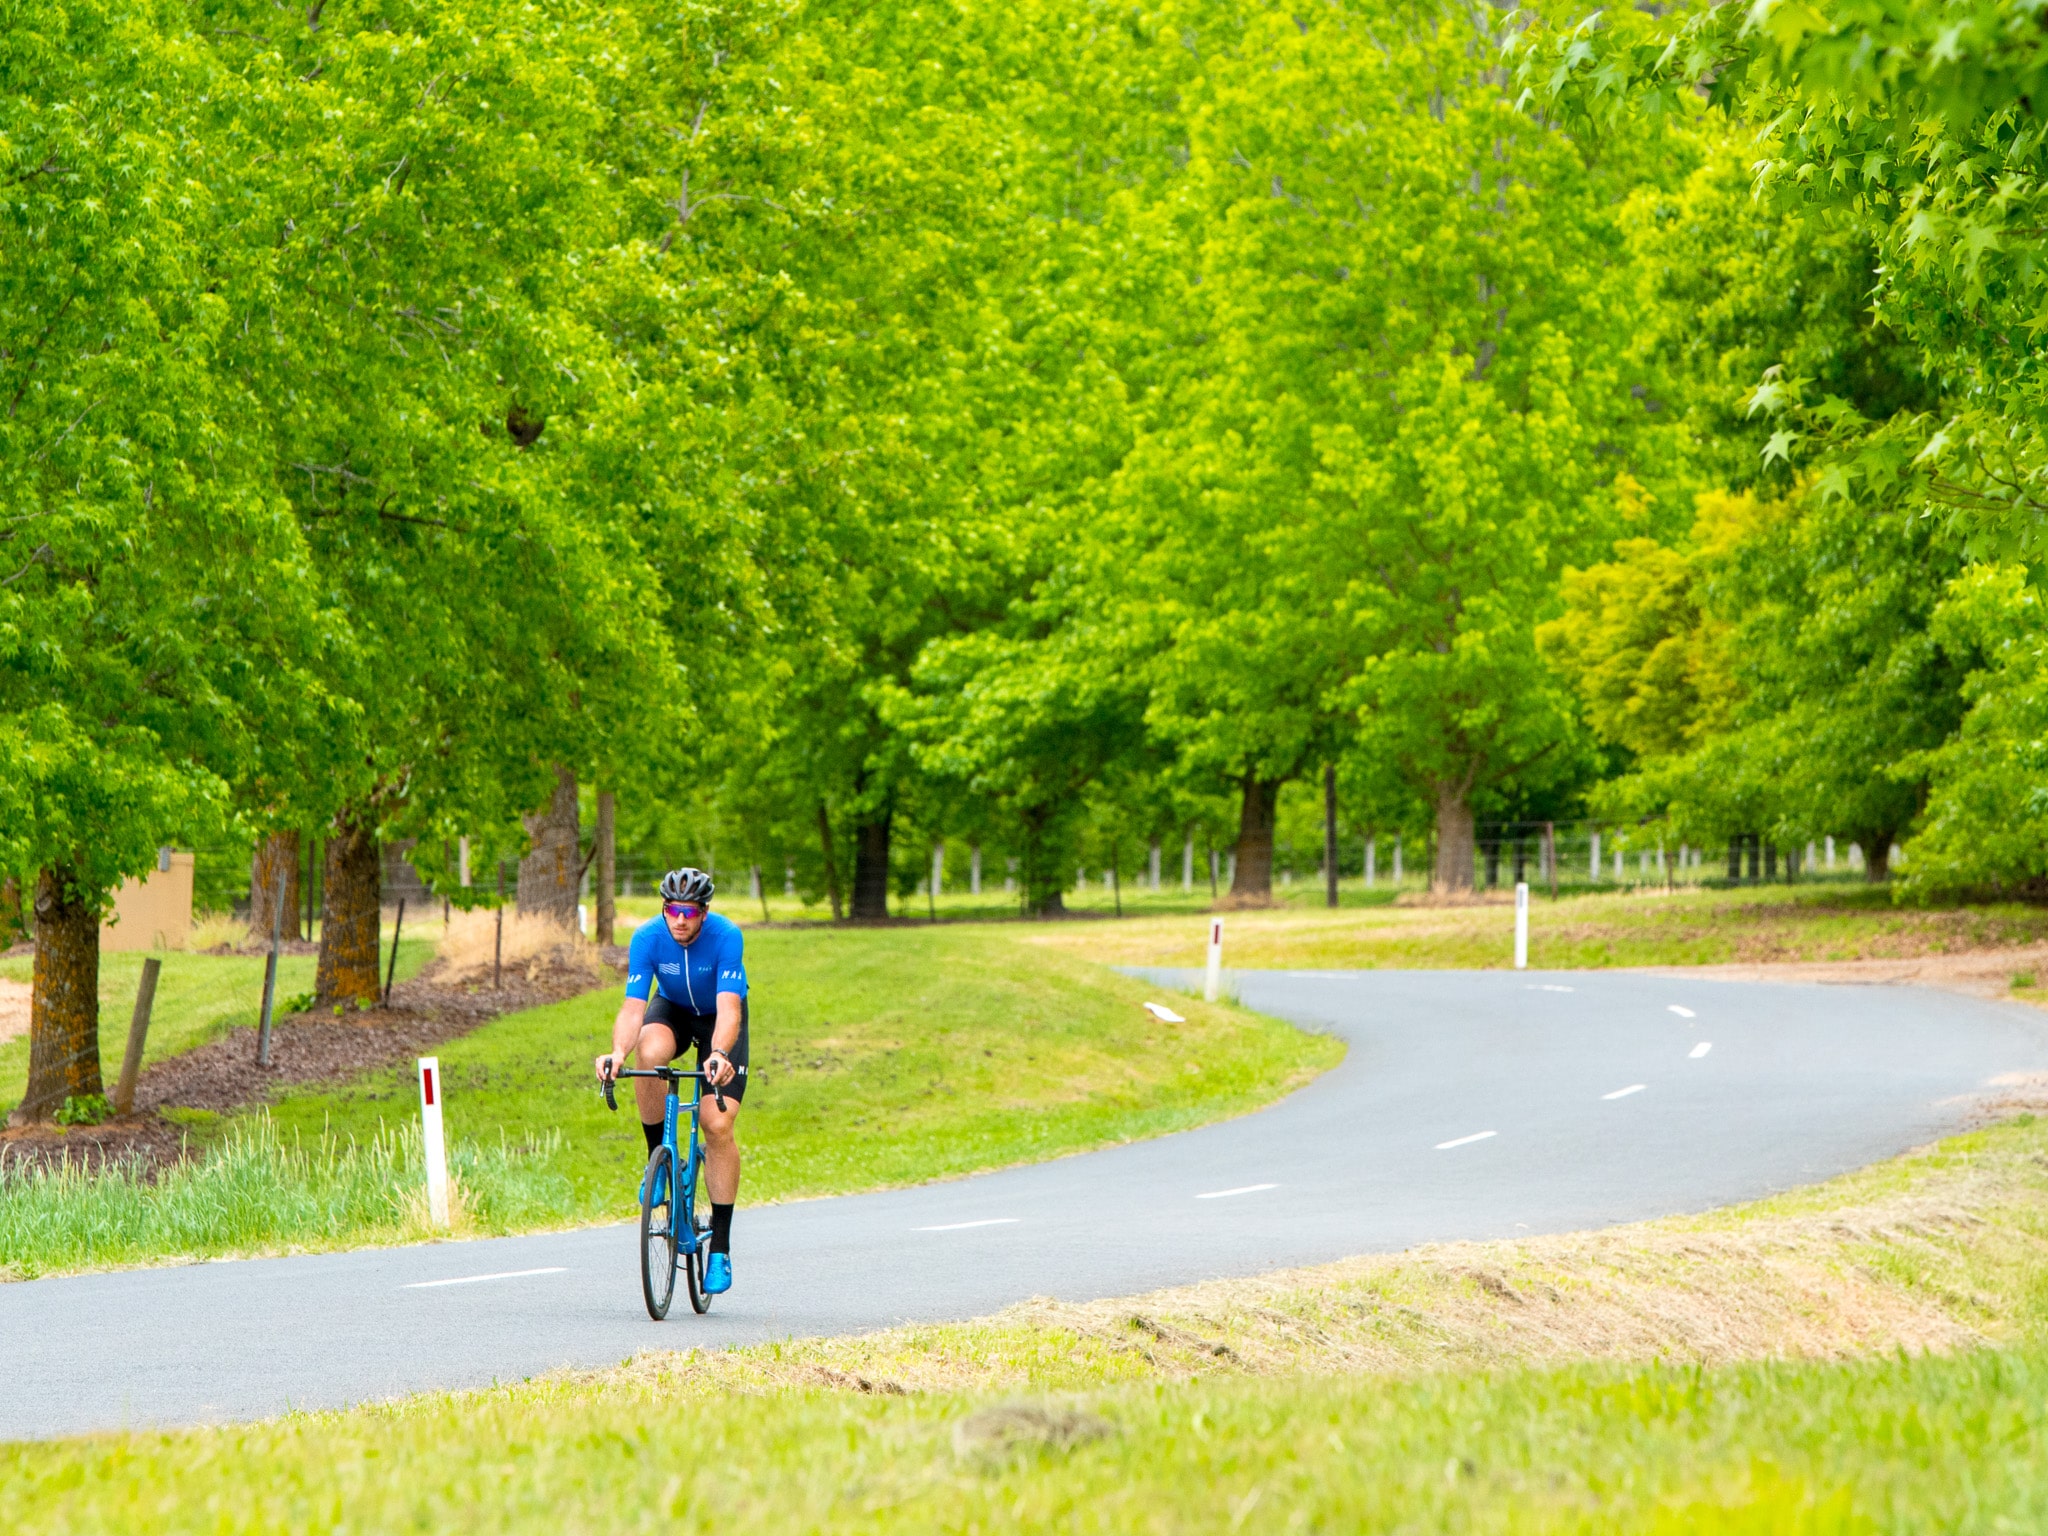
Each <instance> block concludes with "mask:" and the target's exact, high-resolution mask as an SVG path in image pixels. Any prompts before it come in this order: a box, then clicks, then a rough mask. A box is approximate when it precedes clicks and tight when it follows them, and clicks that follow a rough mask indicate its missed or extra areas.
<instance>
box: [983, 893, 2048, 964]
mask: <svg viewBox="0 0 2048 1536" xmlns="http://www.w3.org/2000/svg"><path fill="white" fill-rule="evenodd" d="M1514 925H1515V918H1514V908H1513V905H1512V903H1511V902H1510V901H1509V900H1508V899H1507V898H1505V897H1502V898H1500V899H1498V900H1489V901H1482V902H1477V903H1473V904H1468V905H1463V906H1393V905H1385V906H1377V907H1362V908H1349V907H1346V908H1339V909H1337V910H1335V911H1330V910H1326V909H1320V908H1304V907H1298V906H1290V907H1282V908H1277V909H1273V910H1267V911H1243V912H1231V913H1228V914H1226V915H1225V917H1224V944H1223V957H1224V964H1225V965H1226V966H1228V967H1231V968H1242V969H1261V968H1283V969H1284V968H1296V969H1344V970H1354V969H1355V970H1372V969H1377V968H1380V967H1396V968H1399V967H1411V968H1441V969H1457V970H1471V969H1478V970H1485V969H1496V968H1504V967H1507V966H1511V965H1512V964H1513V963H1514ZM1019 933H1020V935H1021V936H1022V937H1023V938H1024V939H1025V941H1026V942H1029V943H1033V944H1037V945H1040V946H1042V947H1045V948H1049V949H1057V950H1061V951H1064V952H1066V953H1069V954H1076V955H1081V956H1085V957H1086V958H1088V959H1091V960H1097V961H1100V962H1102V963H1104V964H1107V965H1162V966H1199V965H1201V964H1203V963H1204V958H1205V946H1206V945H1207V942H1208V926H1207V922H1206V920H1205V919H1204V918H1202V917H1199V916H1195V915H1192V914H1190V915H1187V916H1171V917H1162V916H1148V917H1132V918H1126V919H1125V920H1124V921H1122V922H1074V923H1057V924H1050V923H1049V924H1033V925H1028V926H1026V925H1020V927H1019ZM2043 940H2048V907H2040V906H2029V905H2024V904H2021V903H2017V902H2007V903H2000V904H1995V905H1986V906H1974V907H1951V908H1942V909H1934V910H1923V909H1921V908H1915V907H1896V906H1894V905H1893V904H1892V900H1891V894H1890V892H1889V891H1888V890H1886V889H1885V888H1883V887H1871V886H1863V885H1849V884H1839V883H1837V884H1812V885H1802V886H1774V887H1761V888H1750V889H1746V890H1737V889H1728V890H1685V889H1681V890H1678V891H1674V892H1665V891H1662V890H1658V889H1644V890H1641V891H1635V892H1628V893H1614V894H1607V895H1581V896H1567V897H1562V898H1560V899H1558V900H1557V901H1554V902H1553V901H1551V900H1549V899H1548V898H1547V897H1544V896H1542V895H1541V894H1540V893H1538V894H1535V895H1534V896H1533V897H1532V900H1531V903H1530V915H1529V964H1530V965H1531V966H1532V967H1534V968H1536V969H1538V970H1543V969H1558V970H1565V969H1579V968H1599V967H1604V966H1636V965H1722V964H1728V963H1731V962H1741V963H1758V962H1770V961H1842V960H1865V959H1895V958H1909V957H1918V956H1925V955H1941V954H1955V953H1961V952H1963V951H1967V950H1976V949H1987V948H2004V947H2011V946H2018V945H2024V944H2035V943H2039V942H2041V941H2043Z"/></svg>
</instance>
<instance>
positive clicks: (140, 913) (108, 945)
mask: <svg viewBox="0 0 2048 1536" xmlns="http://www.w3.org/2000/svg"><path fill="white" fill-rule="evenodd" d="M191 937H192V855H191V854H189V853H173V852H171V850H170V849H168V848H166V849H164V850H163V851H162V852H161V853H159V854H158V855H157V857H156V868H155V869H153V870H151V871H150V872H149V873H148V874H147V875H145V876H144V877H143V878H142V879H140V880H124V881H122V882H121V889H120V890H118V891H116V892H115V893H114V911H113V915H112V916H111V917H109V918H108V919H107V921H105V922H104V923H102V924H100V949H101V951H102V952H103V953H104V952H107V951H112V950H122V949H176V948H178V947H179V946H180V945H182V944H183V943H184V942H185V941H186V940H187V939H189V938H191Z"/></svg>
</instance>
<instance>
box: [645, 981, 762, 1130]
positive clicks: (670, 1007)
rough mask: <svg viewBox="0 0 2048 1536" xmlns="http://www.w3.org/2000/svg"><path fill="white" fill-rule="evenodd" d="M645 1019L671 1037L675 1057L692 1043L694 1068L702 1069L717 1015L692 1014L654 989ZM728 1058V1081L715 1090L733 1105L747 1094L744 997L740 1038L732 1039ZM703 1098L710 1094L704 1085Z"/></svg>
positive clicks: (745, 1006)
mask: <svg viewBox="0 0 2048 1536" xmlns="http://www.w3.org/2000/svg"><path fill="white" fill-rule="evenodd" d="M646 1022H647V1023H649V1024H659V1025H661V1026H662V1027H663V1028H665V1029H666V1030H667V1031H668V1032H669V1033H670V1034H671V1035H673V1036H675V1041H676V1054H677V1055H678V1056H680V1055H681V1054H682V1053H683V1049H684V1047H686V1046H691V1045H694V1046H696V1047H697V1070H698V1071H700V1072H701V1071H703V1070H704V1058H705V1057H706V1056H709V1055H710V1054H711V1031H712V1030H713V1028H715V1027H716V1026H717V1024H718V1015H717V1014H715V1013H692V1012H690V1011H689V1010H688V1009H687V1008H679V1007H677V1006H676V1005H675V1004H674V1003H672V1002H670V1001H669V1000H668V998H667V997H666V996H665V995H664V994H663V993H662V992H661V991H659V990H658V989H657V990H656V992H655V994H654V995H653V996H652V997H650V998H649V999H648V1000H647V1015H646ZM728 1059H729V1060H730V1061H731V1062H732V1072H733V1076H732V1081H731V1082H729V1083H727V1084H725V1086H723V1087H722V1088H720V1089H719V1090H718V1091H719V1092H720V1093H721V1094H723V1095H724V1096H725V1097H726V1098H728V1099H731V1100H732V1101H733V1102H734V1103H735V1104H737V1103H739V1102H740V1101H741V1100H743V1099H745V1098H746V1096H747V1000H746V999H745V998H744V997H743V998H741V999H740V1037H739V1039H737V1040H735V1041H734V1042H733V1047H732V1050H731V1052H730V1053H728ZM704 1097H705V1098H707V1099H708V1098H710V1097H711V1091H710V1089H709V1088H708V1087H707V1088H706V1089H705V1091H704Z"/></svg>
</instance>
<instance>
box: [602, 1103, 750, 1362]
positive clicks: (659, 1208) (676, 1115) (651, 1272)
mask: <svg viewBox="0 0 2048 1536" xmlns="http://www.w3.org/2000/svg"><path fill="white" fill-rule="evenodd" d="M622 1077H655V1078H659V1079H661V1081H663V1082H665V1083H667V1084H668V1108H667V1112H666V1113H665V1114H663V1116H662V1125H661V1145H660V1146H658V1147H656V1148H655V1149H654V1150H653V1151H652V1152H650V1153H648V1154H647V1172H646V1173H645V1174H643V1175H642V1176H641V1179H640V1291H641V1294H642V1295H644V1296H645V1297H646V1298H647V1315H648V1316H649V1317H651V1318H653V1319H654V1320H655V1321H656V1322H657V1323H658V1322H660V1321H661V1320H662V1319H663V1318H665V1317H667V1316H668V1304H669V1303H670V1302H671V1301H673V1300H674V1299H675V1294H676V1270H677V1269H678V1268H680V1269H681V1270H682V1272H683V1280H684V1283H685V1284H686V1285H687V1286H688V1288H689V1292H690V1309H691V1310H692V1311H693V1312H708V1311H710V1310H711V1294H710V1292H708V1291H706V1290H705V1289H704V1258H705V1255H706V1254H707V1253H708V1252H709V1251H710V1248H711V1223H710V1222H709V1221H708V1220H702V1219H700V1218H699V1217H698V1215H697V1213H698V1212H699V1211H700V1210H702V1211H706V1212H708V1211H709V1210H710V1208H711V1202H710V1201H709V1200H703V1201H701V1202H700V1200H699V1199H698V1186H699V1185H700V1184H701V1183H702V1182H703V1179H704V1149H703V1147H702V1145H701V1144H700V1143H699V1141H698V1139H697V1106H698V1105H699V1104H701V1103H703V1102H704V1090H705V1088H707V1087H709V1088H710V1089H711V1097H712V1098H714V1099H716V1100H717V1101H718V1107H719V1108H720V1109H724V1108H725V1095H724V1094H722V1093H720V1092H719V1091H718V1089H717V1087H716V1086H715V1085H712V1084H709V1083H706V1082H705V1080H704V1074H703V1073H702V1072H682V1071H678V1070H677V1069H676V1068H674V1067H633V1068H620V1069H617V1070H615V1071H614V1072H613V1073H612V1075H611V1076H610V1077H607V1078H605V1079H604V1102H605V1107H606V1108H607V1109H614V1110H615V1109H617V1108H618V1107H619V1100H618V1096H617V1095H616V1094H615V1093H614V1092H613V1088H614V1086H615V1085H616V1084H617V1082H618V1080H619V1079H620V1078H622ZM685 1082H688V1083H691V1084H693V1085H694V1086H693V1087H692V1088H691V1091H690V1100H689V1102H688V1103H687V1104H685V1103H684V1102H683V1096H682V1088H681V1085H682V1084H683V1083H685ZM685 1110H688V1111H689V1115H690V1153H689V1156H688V1157H683V1156H682V1148H681V1147H680V1146H679V1145H678V1144H677V1142H676V1130H677V1127H678V1126H679V1125H680V1124H681V1122H682V1117H683V1111H685ZM678 1163H680V1164H681V1169H682V1171H681V1173H680V1175H678V1173H677V1171H676V1170H677V1165H678Z"/></svg>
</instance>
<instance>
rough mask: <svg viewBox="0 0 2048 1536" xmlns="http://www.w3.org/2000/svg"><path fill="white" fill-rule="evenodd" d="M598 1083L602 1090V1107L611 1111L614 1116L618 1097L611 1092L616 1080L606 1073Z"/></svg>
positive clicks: (617, 1106)
mask: <svg viewBox="0 0 2048 1536" xmlns="http://www.w3.org/2000/svg"><path fill="white" fill-rule="evenodd" d="M598 1082H599V1084H600V1085H602V1087H603V1088H604V1107H605V1108H606V1109H608V1110H611V1111H612V1112H613V1113H614V1114H616V1113H618V1108H619V1100H618V1095H617V1094H616V1093H614V1092H613V1091H612V1090H613V1087H614V1085H615V1084H617V1082H618V1079H617V1078H615V1077H613V1076H612V1075H611V1073H609V1072H607V1073H605V1075H604V1076H603V1077H601V1078H599V1079H598Z"/></svg>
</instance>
